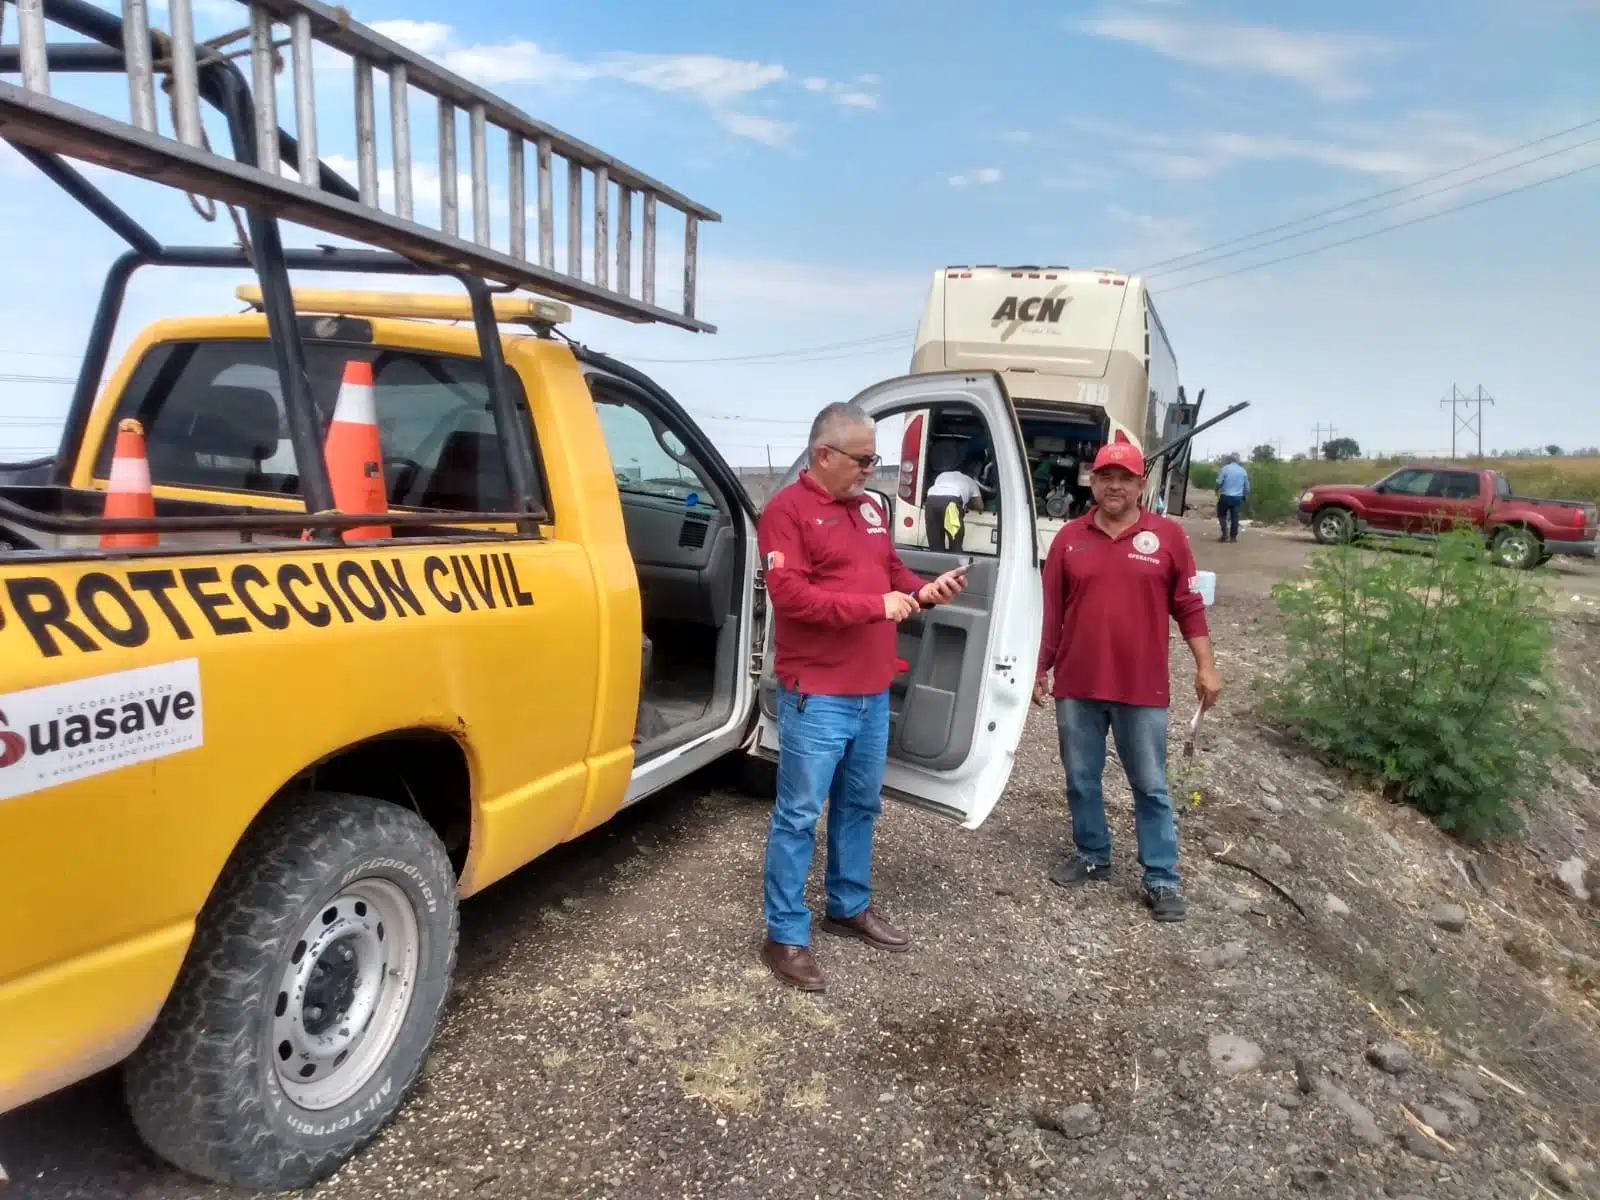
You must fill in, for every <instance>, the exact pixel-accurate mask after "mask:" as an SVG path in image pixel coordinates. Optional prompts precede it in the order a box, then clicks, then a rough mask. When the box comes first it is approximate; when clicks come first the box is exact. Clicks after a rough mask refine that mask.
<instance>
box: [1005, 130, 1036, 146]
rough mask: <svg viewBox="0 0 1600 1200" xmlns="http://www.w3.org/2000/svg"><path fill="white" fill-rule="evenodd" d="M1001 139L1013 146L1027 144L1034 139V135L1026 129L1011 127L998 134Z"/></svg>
mask: <svg viewBox="0 0 1600 1200" xmlns="http://www.w3.org/2000/svg"><path fill="white" fill-rule="evenodd" d="M1000 136H1001V139H1002V140H1003V141H1007V142H1010V143H1011V144H1012V145H1013V146H1027V145H1031V144H1032V143H1033V141H1034V137H1035V135H1034V134H1032V133H1030V132H1029V131H1028V130H1026V129H1012V130H1009V131H1007V132H1006V133H1003V134H1001V135H1000Z"/></svg>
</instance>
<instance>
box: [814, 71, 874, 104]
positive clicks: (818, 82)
mask: <svg viewBox="0 0 1600 1200" xmlns="http://www.w3.org/2000/svg"><path fill="white" fill-rule="evenodd" d="M882 84H883V80H882V79H880V78H879V77H878V76H876V75H857V76H856V77H855V79H854V80H852V81H851V82H849V83H841V82H839V81H838V80H835V79H828V78H827V77H826V76H823V75H810V76H807V77H806V79H805V80H804V81H803V82H802V84H801V86H802V87H804V88H805V90H806V91H808V92H814V93H815V94H817V95H819V96H826V97H827V98H828V99H830V100H832V101H833V102H834V103H835V104H837V105H838V106H839V107H840V108H853V109H863V110H872V109H875V108H877V107H878V104H879V102H880V98H879V95H878V91H879V88H880V87H881V86H882Z"/></svg>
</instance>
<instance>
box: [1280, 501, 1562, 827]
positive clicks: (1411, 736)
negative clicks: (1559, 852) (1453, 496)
mask: <svg viewBox="0 0 1600 1200" xmlns="http://www.w3.org/2000/svg"><path fill="white" fill-rule="evenodd" d="M1418 549H1420V547H1418ZM1431 549H1432V553H1416V554H1393V553H1375V552H1373V551H1372V550H1369V549H1365V548H1363V547H1361V546H1359V545H1352V546H1339V547H1336V548H1333V549H1331V550H1327V551H1322V552H1319V553H1317V554H1315V555H1314V556H1313V558H1312V564H1311V567H1310V579H1309V581H1308V582H1306V583H1300V584H1296V583H1294V582H1285V583H1280V584H1278V585H1277V586H1276V587H1275V588H1274V589H1273V594H1274V596H1275V597H1276V599H1277V602H1278V605H1279V607H1280V609H1281V610H1282V611H1283V613H1284V615H1285V616H1286V617H1287V621H1288V639H1289V649H1290V666H1289V669H1288V671H1287V673H1286V674H1285V676H1284V677H1283V678H1282V679H1281V680H1280V681H1279V682H1278V684H1277V696H1276V700H1277V702H1278V704H1279V711H1280V712H1281V713H1282V714H1283V715H1284V716H1285V718H1286V720H1287V721H1288V722H1289V724H1290V725H1291V726H1292V727H1293V728H1294V729H1295V730H1296V731H1297V732H1298V734H1299V735H1300V737H1301V738H1302V739H1303V740H1305V741H1306V742H1307V743H1308V744H1309V745H1311V746H1312V747H1314V748H1315V749H1317V750H1319V751H1321V752H1322V753H1324V754H1325V755H1327V756H1328V757H1330V758H1331V759H1333V760H1335V761H1337V762H1339V763H1340V764H1341V765H1343V766H1345V767H1347V768H1348V769H1350V770H1352V771H1354V772H1356V773H1357V774H1359V775H1362V776H1365V777H1367V778H1370V779H1373V780H1376V781H1378V782H1379V783H1380V784H1381V785H1382V786H1383V788H1384V790H1385V793H1386V794H1387V795H1389V796H1390V797H1391V798H1393V799H1395V800H1399V801H1403V802H1405V803H1407V804H1410V805H1412V806H1414V807H1415V808H1417V809H1419V810H1420V811H1422V812H1424V813H1426V814H1427V815H1428V816H1430V817H1431V818H1432V819H1433V820H1434V822H1435V823H1436V824H1438V825H1439V826H1440V827H1441V828H1443V829H1447V830H1451V831H1452V832H1455V833H1458V834H1460V835H1461V836H1464V837H1468V838H1488V837H1502V836H1508V835H1515V834H1517V833H1520V832H1521V830H1522V828H1523V818H1524V813H1525V812H1526V810H1527V809H1528V808H1529V807H1530V806H1531V804H1532V800H1533V796H1534V794H1535V793H1536V791H1537V789H1538V787H1539V784H1540V782H1541V781H1542V780H1544V779H1547V778H1548V777H1549V767H1550V763H1551V762H1552V761H1553V759H1554V758H1556V757H1558V756H1560V755H1563V754H1565V753H1567V752H1568V750H1569V749H1570V743H1569V742H1568V739H1567V736H1566V733H1565V730H1564V727H1563V726H1562V724H1561V722H1560V713H1559V708H1558V705H1559V699H1558V691H1557V688H1556V686H1555V684H1554V682H1553V681H1552V680H1551V678H1550V677H1549V675H1548V674H1547V666H1546V655H1547V654H1548V651H1549V648H1550V645H1551V639H1552V636H1553V634H1552V628H1551V616H1550V613H1549V610H1548V608H1547V607H1546V606H1545V605H1546V594H1545V592H1544V589H1543V588H1542V587H1541V586H1540V585H1539V584H1538V582H1537V581H1535V580H1534V579H1531V578H1529V577H1528V576H1527V575H1525V574H1524V573H1522V572H1517V571H1508V570H1504V569H1502V568H1498V567H1494V566H1490V565H1488V564H1487V563H1486V562H1485V559H1484V544H1483V540H1482V538H1481V537H1480V536H1479V535H1478V534H1477V533H1476V532H1474V531H1471V530H1461V531H1458V532H1455V533H1451V534H1449V535H1447V536H1446V537H1444V538H1442V539H1440V540H1439V541H1438V542H1437V543H1436V544H1434V545H1433V546H1432V548H1431Z"/></svg>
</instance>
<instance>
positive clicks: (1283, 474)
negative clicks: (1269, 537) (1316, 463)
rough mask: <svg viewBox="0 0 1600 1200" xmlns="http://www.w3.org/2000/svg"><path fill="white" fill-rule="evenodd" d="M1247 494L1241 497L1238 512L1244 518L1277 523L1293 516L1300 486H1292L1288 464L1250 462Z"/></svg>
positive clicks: (1293, 482) (1292, 477) (1265, 522)
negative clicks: (1241, 505)
mask: <svg viewBox="0 0 1600 1200" xmlns="http://www.w3.org/2000/svg"><path fill="white" fill-rule="evenodd" d="M1247 470H1248V471H1249V472H1250V494H1249V495H1248V496H1246V497H1245V498H1244V509H1243V510H1242V512H1241V513H1240V515H1241V516H1243V517H1244V518H1245V519H1246V520H1249V521H1260V522H1262V523H1263V524H1267V525H1277V524H1279V523H1281V522H1283V521H1287V520H1289V519H1290V518H1291V517H1293V516H1294V510H1295V505H1296V502H1297V501H1298V499H1299V496H1300V489H1299V488H1298V487H1297V486H1295V481H1294V473H1293V472H1292V471H1291V470H1290V469H1289V464H1287V463H1281V462H1260V463H1251V464H1250V466H1249V467H1248V468H1247Z"/></svg>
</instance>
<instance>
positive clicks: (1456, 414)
mask: <svg viewBox="0 0 1600 1200" xmlns="http://www.w3.org/2000/svg"><path fill="white" fill-rule="evenodd" d="M1439 403H1440V404H1448V405H1449V406H1450V461H1452V462H1454V461H1455V458H1456V435H1457V434H1458V433H1461V432H1463V431H1465V432H1466V433H1468V434H1470V435H1472V436H1473V437H1475V438H1477V442H1478V458H1480V459H1481V458H1483V406H1484V405H1485V404H1493V403H1494V397H1493V396H1490V395H1487V394H1485V392H1484V390H1483V385H1482V384H1481V383H1480V384H1479V385H1478V389H1477V392H1476V393H1475V394H1473V395H1470V396H1469V395H1468V394H1467V393H1466V392H1463V391H1462V390H1461V389H1460V388H1458V387H1456V385H1455V384H1453V383H1452V384H1451V385H1450V395H1449V396H1447V397H1446V398H1445V399H1443V400H1441V401H1439ZM1474 404H1475V405H1477V408H1476V409H1475V410H1472V411H1470V412H1469V414H1468V415H1467V416H1465V417H1463V416H1462V415H1461V410H1462V408H1464V407H1466V406H1468V405H1474Z"/></svg>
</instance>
